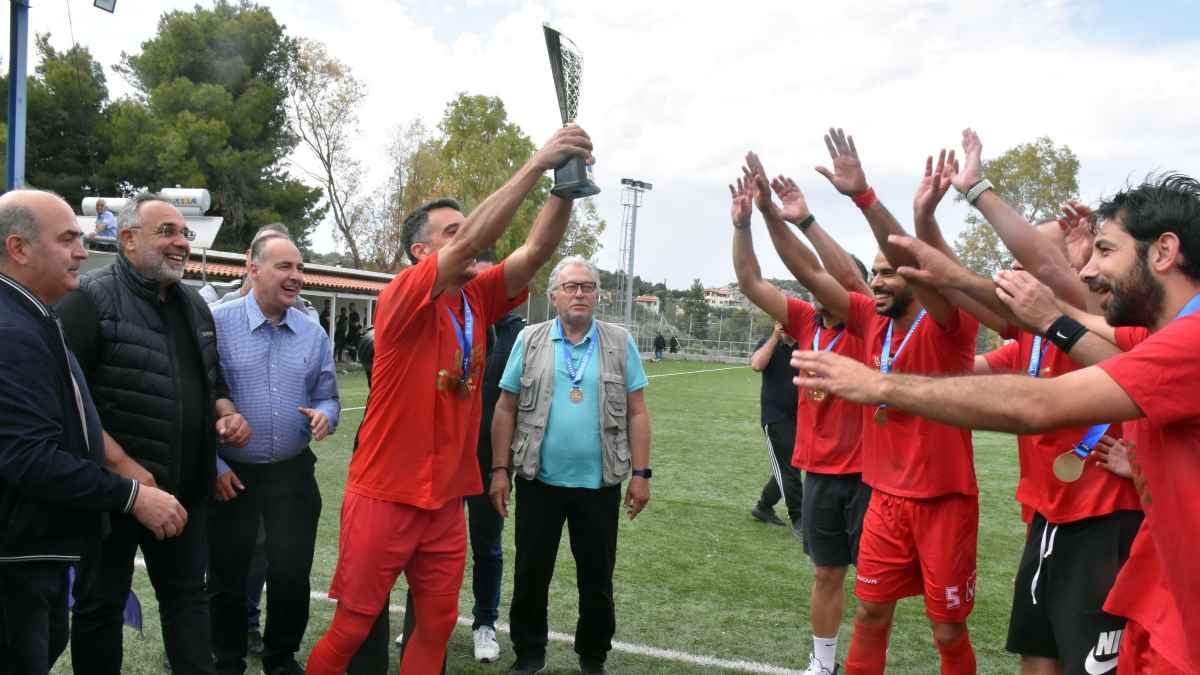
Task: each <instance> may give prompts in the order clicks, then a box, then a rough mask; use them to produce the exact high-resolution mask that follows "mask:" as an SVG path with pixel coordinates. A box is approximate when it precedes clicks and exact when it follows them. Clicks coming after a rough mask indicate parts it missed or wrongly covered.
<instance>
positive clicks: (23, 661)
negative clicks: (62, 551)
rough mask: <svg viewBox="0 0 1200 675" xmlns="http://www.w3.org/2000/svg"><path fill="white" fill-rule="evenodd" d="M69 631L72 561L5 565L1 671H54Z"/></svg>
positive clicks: (0, 590)
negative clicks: (69, 592) (69, 563)
mask: <svg viewBox="0 0 1200 675" xmlns="http://www.w3.org/2000/svg"><path fill="white" fill-rule="evenodd" d="M67 634H68V629H67V564H66V563H61V562H23V563H5V564H2V565H0V655H3V656H2V657H0V675H9V674H10V673H11V674H12V675H18V674H19V675H25V674H26V673H29V674H31V675H45V674H46V673H49V672H50V668H51V667H53V666H54V662H55V661H57V660H58V657H59V655H61V654H62V653H63V650H65V649H66V648H67Z"/></svg>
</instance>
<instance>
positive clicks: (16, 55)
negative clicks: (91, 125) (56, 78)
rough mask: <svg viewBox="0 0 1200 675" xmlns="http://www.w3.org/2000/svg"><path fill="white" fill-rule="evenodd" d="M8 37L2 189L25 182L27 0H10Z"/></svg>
mask: <svg viewBox="0 0 1200 675" xmlns="http://www.w3.org/2000/svg"><path fill="white" fill-rule="evenodd" d="M9 4H10V7H11V13H10V17H9V22H10V23H9V25H10V27H11V32H10V34H9V41H8V148H7V150H8V153H7V154H8V158H7V171H6V173H5V189H6V190H12V189H15V188H19V187H21V186H23V185H24V184H25V105H26V102H27V100H28V99H27V97H26V72H27V70H28V68H27V65H28V61H29V49H28V47H29V0H10V3H9Z"/></svg>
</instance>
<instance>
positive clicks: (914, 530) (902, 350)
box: [753, 129, 979, 675]
mask: <svg viewBox="0 0 1200 675" xmlns="http://www.w3.org/2000/svg"><path fill="white" fill-rule="evenodd" d="M825 142H826V146H827V147H828V148H829V151H830V156H831V157H832V158H833V160H834V170H832V171H831V170H829V169H827V168H825V167H820V168H818V171H819V172H821V173H822V175H824V176H825V177H826V178H828V179H829V180H830V182H831V183H832V184H833V185H834V187H835V188H837V190H838V191H839V192H841V193H842V194H845V195H847V196H850V197H851V198H852V199H853V200H854V202H855V204H856V205H857V206H858V207H859V208H860V209H862V211H863V214H864V216H866V219H867V222H868V223H869V224H870V225H871V230H872V232H873V233H874V234H875V237H876V239H877V240H878V241H879V243H880V248H881V253H880V254H879V255H878V256H877V257H876V258H875V261H874V265H873V273H874V276H873V279H872V281H871V290H872V293H873V296H874V297H873V298H872V297H867V296H865V295H862V294H860V293H850V292H847V291H846V290H845V289H844V288H842V287H841V285H839V284H837V283H836V282H834V283H829V282H830V281H832V279H831V278H829V277H825V278H822V275H821V274H820V273H819V269H820V268H819V267H816V266H814V265H812V264H811V261H810V260H806V259H805V257H803V256H801V255H797V253H798V249H796V247H795V246H794V245H791V246H789V245H788V243H787V237H788V235H789V234H790V233H788V232H787V226H786V224H784V223H783V221H782V219H780V218H777V217H775V215H774V214H773V213H772V209H770V208H768V207H767V206H768V205H767V204H764V203H763V202H762V201H760V202H759V210H760V211H763V215H764V217H765V218H766V220H767V227H768V230H769V232H770V233H771V239H772V241H773V242H775V244H776V249H777V250H778V251H779V253H780V256H781V257H782V258H783V260H784V263H785V264H786V265H787V266H788V268H789V269H790V270H791V272H792V273H793V275H795V276H796V278H797V279H798V280H800V282H801V283H803V284H804V285H805V286H806V287H807V288H809V290H811V291H812V292H813V295H814V297H815V298H816V299H817V301H819V302H820V303H821V304H822V306H823V307H824V308H825V310H826V311H827V312H828V313H829V314H830V315H831V316H832V317H834V319H835V321H837V322H839V323H843V324H845V326H846V331H847V333H848V334H850V335H853V336H857V337H859V338H860V339H861V340H862V341H863V352H862V359H861V360H862V361H863V362H865V363H866V364H867V365H868V366H870V367H873V368H875V369H877V371H879V372H881V373H884V374H887V373H889V372H891V371H893V370H899V371H902V372H916V373H922V374H928V375H949V374H958V373H963V372H966V371H968V370H970V367H971V363H972V359H973V357H974V353H975V336H976V333H977V332H978V328H979V324H978V322H977V321H976V320H975V319H974V318H973V317H971V316H969V315H967V314H966V313H964V312H962V311H960V310H958V309H957V308H955V307H954V306H953V305H951V304H950V303H949V302H948V301H947V300H946V299H945V298H943V297H941V295H939V294H938V293H937V292H935V291H931V290H929V289H926V288H913V287H910V286H909V285H908V283H907V282H906V281H905V280H904V279H903V278H902V277H900V276H899V275H897V274H896V272H895V270H896V267H898V266H899V265H900V264H909V263H910V258H911V256H910V255H909V254H908V253H907V252H906V251H904V250H903V249H900V248H899V247H896V246H892V245H891V244H890V243H889V242H888V239H887V238H888V235H889V234H893V233H901V232H903V229H902V228H901V227H900V225H899V224H898V223H897V222H896V220H895V219H894V218H893V217H892V215H891V214H890V213H889V212H888V210H887V209H886V208H884V206H883V204H882V203H880V202H879V200H878V199H877V198H876V197H875V193H874V191H873V190H871V189H870V188H869V187H868V185H867V180H866V176H865V174H864V172H863V169H862V164H861V163H860V162H859V159H858V153H857V149H856V148H855V147H854V143H853V139H850V138H848V137H847V136H846V135H845V134H844V133H843V132H841V131H840V130H834V129H831V130H830V133H829V135H828V136H826V138H825ZM753 178H754V180H755V182H756V183H757V184H758V189H759V190H760V191H763V190H765V189H766V188H767V185H766V176H765V175H764V172H762V171H761V169H759V168H755V169H754V176H753ZM822 353H830V354H831V353H832V352H822ZM862 426H863V444H862V471H863V475H862V479H863V482H865V483H866V484H867V485H869V486H871V490H872V493H871V501H870V504H869V506H868V509H867V514H866V517H865V519H864V522H863V530H862V538H861V542H860V547H859V552H858V561H857V583H856V585H855V595H856V596H857V597H858V599H859V601H860V602H859V606H858V610H857V613H856V616H855V621H854V635H853V638H852V639H851V642H850V653H849V655H848V657H847V659H846V673H847V675H850V674H858V673H882V672H883V671H884V667H885V665H886V660H887V644H888V635H889V632H890V629H891V623H892V616H893V614H894V612H895V607H896V601H897V600H899V599H900V598H904V597H908V596H912V595H923V596H924V598H925V609H926V615H927V616H928V617H929V620H930V622H931V624H932V627H933V636H934V642H935V644H936V645H937V649H938V652H939V654H940V656H941V664H942V668H941V672H942V673H974V672H975V653H974V651H973V649H972V648H971V641H970V637H969V636H968V633H967V625H966V619H967V616H968V615H969V614H970V613H971V609H972V608H973V607H974V604H975V542H976V538H977V534H978V530H979V515H978V514H979V502H978V500H979V496H978V495H979V489H978V487H977V486H976V483H975V469H974V463H973V449H972V445H971V436H970V434H969V433H968V432H966V431H962V430H958V429H954V428H952V427H949V426H946V425H942V424H937V423H935V422H932V421H930V420H927V419H924V418H921V417H916V416H912V415H908V414H906V413H904V412H902V411H898V410H892V409H888V408H886V407H879V406H871V407H868V408H865V409H864V410H863V422H862Z"/></svg>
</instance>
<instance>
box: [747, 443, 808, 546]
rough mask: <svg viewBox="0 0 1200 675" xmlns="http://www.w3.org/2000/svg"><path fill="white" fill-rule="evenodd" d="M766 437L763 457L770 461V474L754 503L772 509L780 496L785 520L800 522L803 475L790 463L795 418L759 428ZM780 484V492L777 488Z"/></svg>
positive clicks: (802, 500)
mask: <svg viewBox="0 0 1200 675" xmlns="http://www.w3.org/2000/svg"><path fill="white" fill-rule="evenodd" d="M763 432H764V433H765V434H766V436H767V456H768V457H769V458H770V460H771V477H770V478H768V479H767V484H766V485H764V486H763V490H762V495H761V496H760V497H759V498H758V506H759V508H761V509H763V510H772V509H774V508H775V505H776V504H778V503H779V500H780V498H781V497H782V499H783V501H784V503H785V504H786V505H787V512H788V522H790V523H791V524H792V525H793V526H795V525H796V524H797V523H799V522H800V513H801V506H802V504H803V502H804V474H803V473H802V472H801V471H800V469H797V468H796V467H794V466H792V450H793V448H795V445H796V420H794V419H793V420H788V421H786V422H773V423H771V424H768V425H766V426H765V427H763ZM781 487H782V491H781Z"/></svg>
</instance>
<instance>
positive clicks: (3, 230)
mask: <svg viewBox="0 0 1200 675" xmlns="http://www.w3.org/2000/svg"><path fill="white" fill-rule="evenodd" d="M14 234H15V235H17V236H18V237H20V238H22V239H24V240H26V241H34V240H35V239H37V237H38V222H37V216H35V215H34V214H33V209H31V208H29V207H28V206H26V205H25V204H21V203H20V202H15V203H12V204H5V205H4V206H0V261H4V260H8V248H7V247H6V246H5V245H4V241H5V240H7V239H8V238H9V237H11V236H12V235H14Z"/></svg>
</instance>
